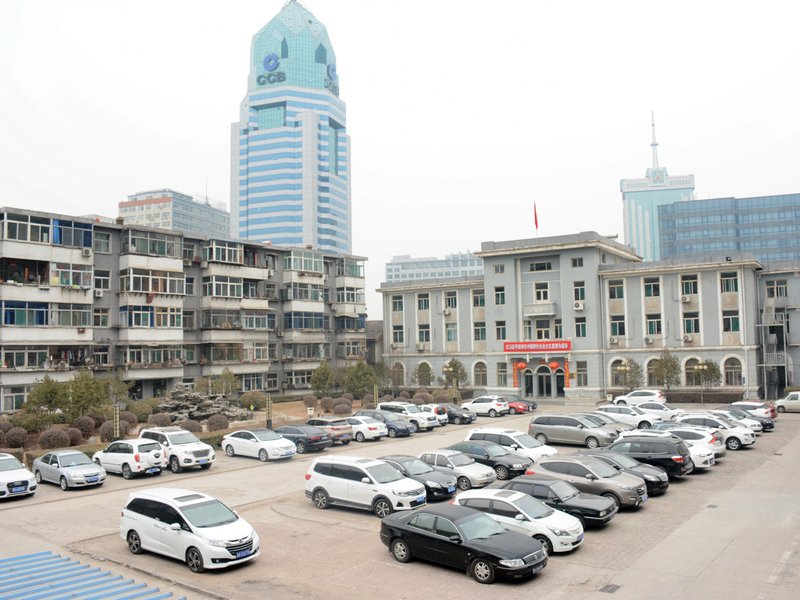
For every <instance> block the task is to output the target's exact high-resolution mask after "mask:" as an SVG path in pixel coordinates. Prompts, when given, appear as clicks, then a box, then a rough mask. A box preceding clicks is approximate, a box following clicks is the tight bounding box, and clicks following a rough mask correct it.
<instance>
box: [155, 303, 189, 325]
mask: <svg viewBox="0 0 800 600" xmlns="http://www.w3.org/2000/svg"><path fill="white" fill-rule="evenodd" d="M182 317H183V309H181V308H168V307H156V310H155V324H156V327H159V328H167V327H173V328H181V327H183V321H182Z"/></svg>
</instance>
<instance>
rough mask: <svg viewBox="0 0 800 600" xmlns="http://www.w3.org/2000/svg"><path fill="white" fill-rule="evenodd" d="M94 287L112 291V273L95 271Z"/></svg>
mask: <svg viewBox="0 0 800 600" xmlns="http://www.w3.org/2000/svg"><path fill="white" fill-rule="evenodd" d="M94 287H95V289H98V290H110V289H111V273H109V272H108V271H95V272H94Z"/></svg>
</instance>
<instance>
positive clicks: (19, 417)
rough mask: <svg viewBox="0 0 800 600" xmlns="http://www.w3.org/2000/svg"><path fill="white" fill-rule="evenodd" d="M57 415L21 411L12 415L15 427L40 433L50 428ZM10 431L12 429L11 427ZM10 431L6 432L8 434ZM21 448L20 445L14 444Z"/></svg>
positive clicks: (12, 422)
mask: <svg viewBox="0 0 800 600" xmlns="http://www.w3.org/2000/svg"><path fill="white" fill-rule="evenodd" d="M54 416H55V415H53V414H52V413H46V412H38V411H37V412H27V411H24V410H22V411H20V412H18V413H16V414H15V415H13V416H12V417H11V424H12V425H13V426H14V427H19V428H21V429H24V430H25V431H26V432H27V433H38V432H40V431H44V430H45V429H48V428H49V427H50V425H52V424H53V421H54V420H55V419H53V417H54ZM8 431H12V430H11V429H9V430H8ZM8 431H7V432H6V434H8ZM12 447H14V448H19V447H20V446H12Z"/></svg>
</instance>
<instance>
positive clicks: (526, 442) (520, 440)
mask: <svg viewBox="0 0 800 600" xmlns="http://www.w3.org/2000/svg"><path fill="white" fill-rule="evenodd" d="M514 441H515V442H516V443H517V444H518V445H520V446H522V447H523V448H539V447H540V446H544V444H542V443H541V442H540V441H539V440H537V439H536V438H534V437H531V436H529V435H528V434H527V433H525V434H523V435H518V436H517V437H515V438H514Z"/></svg>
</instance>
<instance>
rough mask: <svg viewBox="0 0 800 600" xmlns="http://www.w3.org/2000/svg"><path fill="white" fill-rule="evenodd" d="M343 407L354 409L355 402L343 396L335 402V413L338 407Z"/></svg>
mask: <svg viewBox="0 0 800 600" xmlns="http://www.w3.org/2000/svg"><path fill="white" fill-rule="evenodd" d="M342 405H344V406H346V407H347V408H349V409H350V410H352V409H353V401H352V400H351V399H350V398H345V397H344V396H341V397H339V398H336V399H335V400H334V401H333V411H334V412H336V407H337V406H342ZM336 414H341V413H336Z"/></svg>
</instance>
